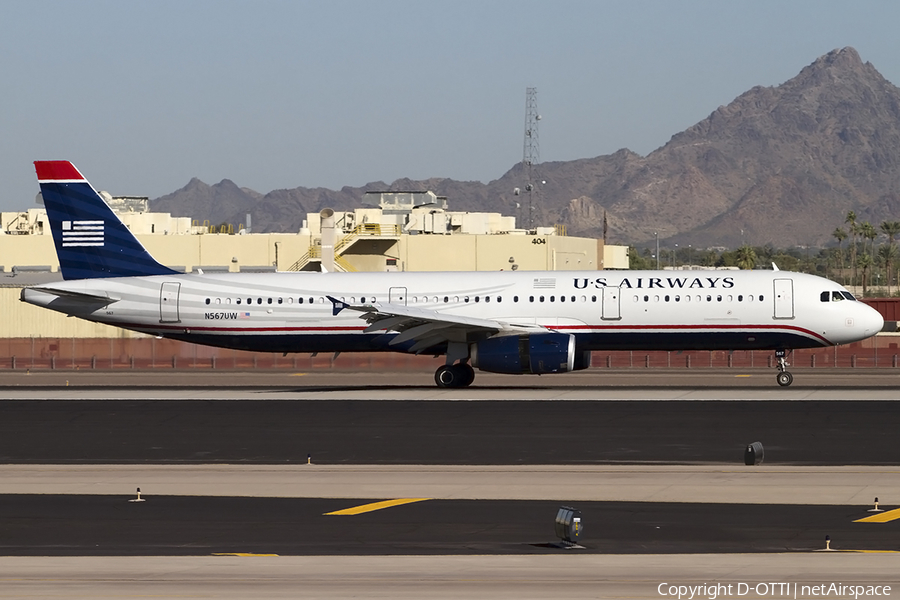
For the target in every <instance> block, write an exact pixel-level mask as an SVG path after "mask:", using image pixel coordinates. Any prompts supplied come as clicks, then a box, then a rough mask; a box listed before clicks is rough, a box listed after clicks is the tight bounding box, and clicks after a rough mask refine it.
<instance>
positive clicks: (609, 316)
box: [602, 285, 622, 321]
mask: <svg viewBox="0 0 900 600" xmlns="http://www.w3.org/2000/svg"><path fill="white" fill-rule="evenodd" d="M621 295H622V294H621V290H620V289H619V288H618V287H616V286H609V285H608V286H606V287H605V288H603V309H602V310H603V316H602V318H603V320H604V321H614V320H618V319H621V318H622V314H621V312H620V303H621Z"/></svg>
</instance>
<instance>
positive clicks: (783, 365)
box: [775, 350, 794, 387]
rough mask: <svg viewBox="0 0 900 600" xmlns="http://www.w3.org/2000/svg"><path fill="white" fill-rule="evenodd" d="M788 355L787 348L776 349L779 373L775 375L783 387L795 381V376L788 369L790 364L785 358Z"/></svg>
mask: <svg viewBox="0 0 900 600" xmlns="http://www.w3.org/2000/svg"><path fill="white" fill-rule="evenodd" d="M786 355H787V351H786V350H776V351H775V358H776V359H777V360H778V375H776V376H775V381H777V382H778V385H780V386H781V387H787V386H789V385H791V384H792V383H794V376H793V375H791V374H790V373H789V372H788V370H787V368H788V367H789V366H790V364H788V362H787V361H786V360H785V356H786Z"/></svg>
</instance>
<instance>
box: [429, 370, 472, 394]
mask: <svg viewBox="0 0 900 600" xmlns="http://www.w3.org/2000/svg"><path fill="white" fill-rule="evenodd" d="M473 381H475V369H473V368H472V366H471V365H468V364H458V365H442V366H440V367H438V369H437V371H435V372H434V382H435V383H436V384H437V386H438V387H439V388H460V387H466V386H468V385H471V384H472V382H473Z"/></svg>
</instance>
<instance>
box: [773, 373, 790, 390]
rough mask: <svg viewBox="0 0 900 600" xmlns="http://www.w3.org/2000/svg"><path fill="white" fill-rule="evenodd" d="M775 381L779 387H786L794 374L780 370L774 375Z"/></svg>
mask: <svg viewBox="0 0 900 600" xmlns="http://www.w3.org/2000/svg"><path fill="white" fill-rule="evenodd" d="M775 381H777V382H778V385H780V386H781V387H787V386H789V385H791V384H792V383H793V382H794V376H793V375H791V374H790V373H788V372H787V371H782V372H781V373H779V374H778V375H776V377H775Z"/></svg>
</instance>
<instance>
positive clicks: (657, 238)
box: [653, 231, 659, 271]
mask: <svg viewBox="0 0 900 600" xmlns="http://www.w3.org/2000/svg"><path fill="white" fill-rule="evenodd" d="M653 235H655V236H656V270H657V271H659V232H658V231H654V232H653Z"/></svg>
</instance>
